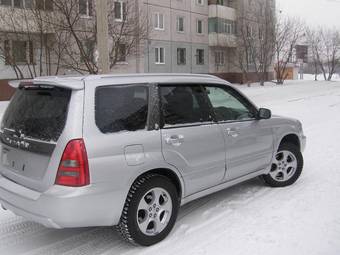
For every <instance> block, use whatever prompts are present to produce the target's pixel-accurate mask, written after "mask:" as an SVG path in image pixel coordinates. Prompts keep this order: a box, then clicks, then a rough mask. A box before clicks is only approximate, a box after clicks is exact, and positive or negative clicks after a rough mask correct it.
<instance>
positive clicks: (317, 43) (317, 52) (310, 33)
mask: <svg viewBox="0 0 340 255" xmlns="http://www.w3.org/2000/svg"><path fill="white" fill-rule="evenodd" d="M306 38H307V42H308V44H309V49H310V53H311V59H312V62H313V66H314V80H315V81H317V80H318V74H319V70H321V71H322V72H323V75H324V78H325V79H326V75H325V74H326V73H325V69H324V66H323V64H321V65H320V63H322V61H321V48H322V40H321V36H320V30H312V29H310V28H308V27H307V28H306Z"/></svg>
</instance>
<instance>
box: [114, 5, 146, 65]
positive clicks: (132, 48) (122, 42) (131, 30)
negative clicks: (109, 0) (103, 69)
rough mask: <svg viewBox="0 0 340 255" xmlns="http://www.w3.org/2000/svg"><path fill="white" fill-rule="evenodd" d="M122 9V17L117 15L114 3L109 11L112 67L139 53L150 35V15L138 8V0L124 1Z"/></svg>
mask: <svg viewBox="0 0 340 255" xmlns="http://www.w3.org/2000/svg"><path fill="white" fill-rule="evenodd" d="M113 4H114V2H113ZM122 10H123V13H122V17H116V13H115V7H114V5H113V6H111V8H110V11H109V13H108V20H109V37H110V39H111V47H110V68H111V69H112V68H113V67H114V66H115V65H116V64H117V63H118V62H120V61H125V59H126V58H127V57H128V56H130V55H133V54H136V53H138V51H139V47H140V44H141V43H142V42H143V41H145V40H146V39H147V37H148V17H147V16H146V15H145V14H144V13H143V12H142V11H141V10H140V9H139V8H138V5H136V1H135V0H127V1H125V2H123V6H122Z"/></svg>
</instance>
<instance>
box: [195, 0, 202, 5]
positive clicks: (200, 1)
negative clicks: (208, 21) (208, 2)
mask: <svg viewBox="0 0 340 255" xmlns="http://www.w3.org/2000/svg"><path fill="white" fill-rule="evenodd" d="M196 4H198V5H204V0H196Z"/></svg>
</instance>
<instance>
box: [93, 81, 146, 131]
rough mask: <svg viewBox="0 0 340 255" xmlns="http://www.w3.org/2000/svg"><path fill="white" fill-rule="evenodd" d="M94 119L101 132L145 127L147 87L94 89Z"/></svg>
mask: <svg viewBox="0 0 340 255" xmlns="http://www.w3.org/2000/svg"><path fill="white" fill-rule="evenodd" d="M95 100H96V106H95V119H96V125H97V127H98V128H99V130H100V131H101V132H102V133H114V132H120V131H137V130H141V129H145V128H146V124H147V118H148V87H147V86H143V85H124V86H107V87H99V88H97V89H96V96H95Z"/></svg>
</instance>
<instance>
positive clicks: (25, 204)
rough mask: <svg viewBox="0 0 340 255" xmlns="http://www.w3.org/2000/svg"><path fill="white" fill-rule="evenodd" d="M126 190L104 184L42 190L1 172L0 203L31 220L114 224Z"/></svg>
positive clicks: (64, 225) (76, 224)
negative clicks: (39, 190)
mask: <svg viewBox="0 0 340 255" xmlns="http://www.w3.org/2000/svg"><path fill="white" fill-rule="evenodd" d="M125 198H126V194H125V191H117V190H116V191H112V187H111V189H109V187H108V188H105V185H102V184H100V186H98V185H90V186H86V187H82V188H71V187H63V186H52V187H51V188H50V189H49V190H47V191H46V192H44V193H39V192H36V191H33V190H30V189H27V188H25V187H23V186H21V185H19V184H16V183H14V182H12V181H10V180H8V179H6V178H4V177H1V176H0V203H1V204H2V206H3V207H5V208H6V209H8V210H10V211H12V212H13V213H15V214H16V215H19V216H23V217H24V218H26V219H28V220H32V221H34V222H38V223H40V224H43V225H44V226H46V227H50V228H74V227H92V226H113V225H116V224H117V223H118V222H119V219H120V215H121V212H122V209H123V205H124V202H125Z"/></svg>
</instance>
